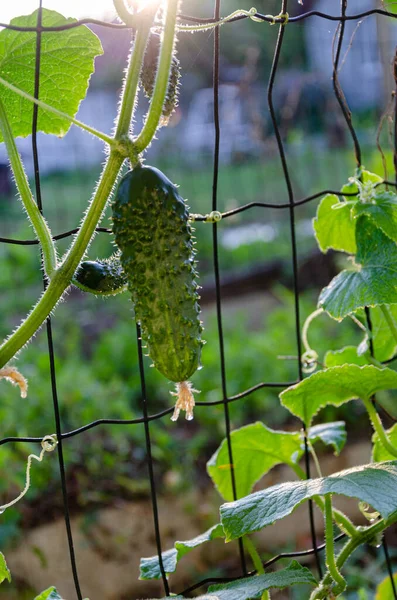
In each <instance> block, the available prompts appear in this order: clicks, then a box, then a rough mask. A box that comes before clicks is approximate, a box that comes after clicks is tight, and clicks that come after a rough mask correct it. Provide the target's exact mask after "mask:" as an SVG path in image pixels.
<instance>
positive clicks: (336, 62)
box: [332, 0, 361, 167]
mask: <svg viewBox="0 0 397 600" xmlns="http://www.w3.org/2000/svg"><path fill="white" fill-rule="evenodd" d="M346 11H347V0H341V16H342V17H343V19H342V21H340V23H339V25H338V28H337V30H336V31H337V32H336V35H338V43H337V47H336V54H335V60H334V68H333V73H332V83H333V87H334V92H335V96H336V99H337V101H338V104H339V106H340V108H341V110H342V113H343V116H344V117H345V121H346V124H347V126H348V128H349V131H350V135H351V137H352V140H353V145H354V153H355V156H356V163H357V167H361V148H360V144H359V141H358V137H357V135H356V132H355V130H354V127H353V123H352V115H351V112H350V109H349V107H348V105H347V102H346V99H345V97H344V94H343V92H342V89H341V87H340V84H339V77H338V69H339V61H340V57H341V52H342V45H343V39H344V35H345V29H346V21H345V20H344V18H345V16H346Z"/></svg>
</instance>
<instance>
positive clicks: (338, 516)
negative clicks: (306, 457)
mask: <svg viewBox="0 0 397 600" xmlns="http://www.w3.org/2000/svg"><path fill="white" fill-rule="evenodd" d="M288 464H289V466H290V467H291V468H292V469H293V471H294V472H295V473H296V474H297V476H298V477H299V479H302V481H304V480H305V479H306V473H305V472H304V470H303V469H301V467H300V466H299V465H297V464H295V463H292V462H291V463H288ZM313 501H314V502H315V503H316V504H317V506H318V507H319V509H320V510H321V512H323V513H324V512H325V503H324V500H323V498H321V496H314V498H313ZM332 514H333V519H334V521H335V523H336V524H337V526H338V527H339V529H340V530H341V531H343V533H346V535H348V536H349V537H353V536H354V535H356V533H357V529H356V528H355V526H354V525H353V523H352V522H351V521H350V519H349V517H347V516H346V515H345V514H344V513H343V512H341V511H340V510H338V509H336V508H333V509H332Z"/></svg>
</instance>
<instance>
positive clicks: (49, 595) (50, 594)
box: [34, 586, 62, 600]
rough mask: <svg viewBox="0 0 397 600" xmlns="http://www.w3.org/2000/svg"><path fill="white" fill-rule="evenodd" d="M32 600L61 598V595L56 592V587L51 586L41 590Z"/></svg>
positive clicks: (56, 599) (60, 599) (55, 599)
mask: <svg viewBox="0 0 397 600" xmlns="http://www.w3.org/2000/svg"><path fill="white" fill-rule="evenodd" d="M34 600H62V598H61V596H60V595H59V594H58V592H57V590H56V588H55V587H54V586H51V587H50V588H48V590H44V592H41V594H39V595H38V596H36V598H35V599H34Z"/></svg>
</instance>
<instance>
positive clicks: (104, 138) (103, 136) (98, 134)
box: [0, 77, 117, 147]
mask: <svg viewBox="0 0 397 600" xmlns="http://www.w3.org/2000/svg"><path fill="white" fill-rule="evenodd" d="M0 83H1V84H2V85H4V87H6V88H8V89H9V90H11V91H12V92H15V93H16V94H18V96H21V98H25V99H26V100H30V102H33V104H37V106H39V107H40V108H42V109H43V110H48V111H49V112H52V113H54V115H57V116H58V117H61V118H62V119H67V120H68V121H70V122H71V123H73V124H74V125H77V126H78V127H80V128H81V129H84V131H87V132H88V133H91V134H92V135H94V136H95V137H97V138H99V139H100V140H102V141H103V142H105V143H106V144H109V146H110V147H112V146H116V145H117V142H116V141H115V139H114V138H112V137H110V136H109V135H106V133H102V131H98V130H97V129H95V128H94V127H90V126H89V125H86V124H85V123H83V122H82V121H79V120H78V119H75V118H74V117H71V116H70V115H68V114H67V113H64V112H62V111H61V110H58V109H57V108H54V107H53V106H50V105H49V104H47V103H46V102H43V101H42V100H38V99H37V98H35V97H34V96H31V95H30V94H28V93H27V92H24V91H23V90H20V89H19V88H17V87H15V85H12V83H9V82H8V81H6V80H5V79H3V78H2V77H0Z"/></svg>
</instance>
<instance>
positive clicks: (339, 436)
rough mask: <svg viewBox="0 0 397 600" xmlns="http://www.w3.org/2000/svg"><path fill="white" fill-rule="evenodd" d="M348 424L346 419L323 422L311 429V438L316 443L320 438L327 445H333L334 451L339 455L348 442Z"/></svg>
mask: <svg viewBox="0 0 397 600" xmlns="http://www.w3.org/2000/svg"><path fill="white" fill-rule="evenodd" d="M346 438H347V434H346V425H345V423H344V421H334V422H332V423H321V424H320V425H314V427H310V429H309V440H310V441H311V442H312V444H314V443H315V442H317V441H318V440H320V441H321V442H323V444H326V445H327V446H333V448H334V453H335V454H336V455H337V456H338V455H339V454H340V453H341V451H342V449H343V446H344V445H345V443H346Z"/></svg>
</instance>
